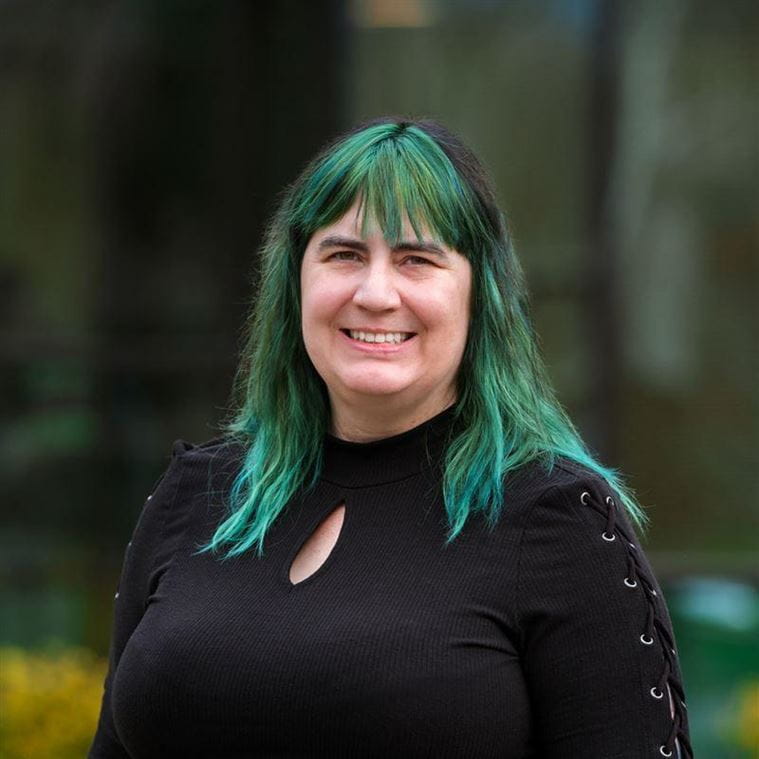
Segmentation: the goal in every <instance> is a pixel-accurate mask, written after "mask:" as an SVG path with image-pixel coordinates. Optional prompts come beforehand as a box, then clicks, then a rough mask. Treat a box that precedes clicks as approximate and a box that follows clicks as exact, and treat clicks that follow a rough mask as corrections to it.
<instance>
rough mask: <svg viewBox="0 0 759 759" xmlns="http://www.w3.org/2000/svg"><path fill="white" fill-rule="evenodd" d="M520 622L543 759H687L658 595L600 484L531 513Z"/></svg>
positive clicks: (667, 626) (559, 492) (571, 491)
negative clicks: (665, 758) (599, 758)
mask: <svg viewBox="0 0 759 759" xmlns="http://www.w3.org/2000/svg"><path fill="white" fill-rule="evenodd" d="M517 593H518V615H519V623H520V636H521V646H522V654H523V667H524V673H525V678H526V681H527V686H528V690H529V693H530V701H531V705H532V708H533V714H534V728H535V735H536V740H537V742H538V746H539V749H540V750H539V754H540V756H541V757H544V758H545V759H565V757H569V756H571V757H575V758H576V759H597V758H598V757H604V759H655V758H657V757H659V758H660V757H673V759H692V756H693V754H692V749H691V746H690V741H689V736H688V721H687V708H686V705H685V694H684V691H683V686H682V676H681V672H680V668H679V664H678V656H677V648H676V645H675V639H674V634H673V632H672V625H671V621H670V617H669V612H668V610H667V607H666V603H665V599H664V596H663V594H662V592H661V588H660V587H659V585H658V583H657V581H656V578H655V576H654V574H653V571H652V570H651V567H650V565H649V562H648V560H647V558H646V556H645V554H644V552H643V550H642V548H641V546H640V544H639V542H638V540H637V539H636V536H635V533H634V531H633V529H632V527H631V525H630V522H629V521H628V518H627V515H626V512H624V511H623V508H622V507H621V506H620V505H619V504H618V502H617V499H616V496H615V495H614V494H613V492H612V491H611V489H610V488H609V487H608V485H607V484H606V482H605V481H604V480H602V479H601V478H600V477H595V476H593V475H588V477H579V476H577V477H575V478H574V480H573V482H572V483H570V484H563V485H561V486H557V487H553V488H551V489H550V490H549V491H547V492H546V493H545V494H544V495H543V496H542V497H540V498H539V499H538V501H537V502H536V503H535V504H534V506H533V507H532V510H531V512H530V515H529V517H528V521H527V524H526V526H525V530H524V533H523V535H522V544H521V549H520V567H519V579H518V588H517Z"/></svg>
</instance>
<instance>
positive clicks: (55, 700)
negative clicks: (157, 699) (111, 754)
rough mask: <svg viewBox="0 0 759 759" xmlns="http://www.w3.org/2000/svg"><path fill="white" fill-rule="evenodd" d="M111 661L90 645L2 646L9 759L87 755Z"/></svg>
mask: <svg viewBox="0 0 759 759" xmlns="http://www.w3.org/2000/svg"><path fill="white" fill-rule="evenodd" d="M106 667H107V663H106V661H105V660H104V659H101V658H98V657H96V656H95V654H93V653H92V652H91V651H89V650H87V649H84V648H61V649H51V650H46V651H27V650H24V649H21V648H15V647H6V648H0V702H2V704H3V708H2V710H1V711H0V745H2V747H3V757H4V759H43V758H44V759H48V758H49V757H56V758H57V759H69V758H70V759H74V758H75V757H76V758H77V759H81V757H82V756H84V755H85V754H86V753H87V750H88V748H89V746H90V743H91V742H92V737H93V735H94V733H95V727H96V724H97V718H98V713H99V711H100V702H101V699H102V694H103V680H104V678H105V672H106Z"/></svg>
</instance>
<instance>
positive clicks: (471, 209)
mask: <svg viewBox="0 0 759 759" xmlns="http://www.w3.org/2000/svg"><path fill="white" fill-rule="evenodd" d="M356 199H358V200H359V203H360V208H359V217H360V220H361V234H362V236H366V234H367V232H368V229H369V225H370V223H371V222H372V221H373V222H375V223H376V224H377V226H378V228H379V229H380V230H381V231H382V234H383V236H384V238H385V240H386V241H387V242H388V244H389V245H397V244H398V243H399V242H400V241H401V239H402V238H403V229H404V221H405V219H406V218H408V221H409V224H410V225H411V228H412V229H413V231H414V234H415V235H416V237H417V240H418V241H421V240H422V239H423V237H424V231H425V228H426V229H427V230H429V232H430V233H432V234H434V235H435V236H436V237H437V239H438V241H440V242H442V243H444V244H445V245H447V246H449V247H451V248H453V249H454V250H457V251H458V252H459V253H461V254H462V255H465V256H467V257H468V258H471V257H472V255H473V254H474V253H475V252H476V250H477V243H476V242H475V241H477V240H480V241H481V240H482V239H483V235H484V234H486V227H487V224H486V223H485V220H484V218H483V214H482V212H481V209H479V208H478V206H479V204H478V202H477V199H476V198H475V196H474V194H473V193H472V191H471V189H470V188H469V187H468V186H467V185H466V183H465V182H463V181H462V179H461V177H460V176H459V175H458V173H457V172H456V169H455V167H454V166H453V164H452V163H451V161H450V160H449V158H448V156H446V154H445V153H444V152H443V150H442V149H441V148H440V146H439V145H438V144H437V142H435V140H434V139H432V138H431V137H430V136H429V135H428V134H427V133H426V132H424V131H423V130H422V129H419V128H418V127H416V126H411V125H404V124H380V125H376V126H373V127H370V128H368V129H365V130H363V131H360V132H358V133H356V134H352V135H349V136H348V137H347V138H345V139H343V140H342V141H340V142H337V143H335V144H333V145H332V146H330V147H329V148H328V149H327V150H326V151H325V152H324V153H323V154H322V155H321V156H320V157H319V158H318V159H317V160H316V161H315V162H314V163H313V164H312V167H311V169H310V170H307V172H306V175H305V176H304V178H303V182H302V184H301V185H300V186H299V187H298V188H297V190H296V194H295V197H294V198H293V215H292V217H291V220H292V224H293V226H294V228H295V231H296V233H297V238H298V239H299V240H300V242H301V244H300V246H299V247H300V248H301V250H300V251H299V253H300V255H302V254H303V251H304V250H305V245H306V244H307V242H308V240H309V239H310V238H311V236H312V235H313V234H314V233H315V232H316V231H317V230H319V229H321V228H322V227H325V226H327V225H328V224H332V223H333V222H335V221H336V220H337V219H339V218H340V217H341V216H342V215H343V214H345V213H346V212H347V211H348V209H349V208H350V207H351V206H352V205H353V203H354V202H355V201H356Z"/></svg>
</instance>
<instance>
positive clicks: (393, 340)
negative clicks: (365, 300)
mask: <svg viewBox="0 0 759 759" xmlns="http://www.w3.org/2000/svg"><path fill="white" fill-rule="evenodd" d="M340 331H341V332H342V333H343V334H344V335H346V336H347V337H349V338H350V339H351V340H355V341H356V342H357V343H367V344H370V345H372V344H379V345H382V344H384V345H400V344H402V343H405V342H407V341H408V340H411V338H413V337H415V336H416V332H390V331H376V330H375V331H368V330H361V329H345V328H343V329H341V330H340Z"/></svg>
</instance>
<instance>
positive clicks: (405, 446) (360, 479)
mask: <svg viewBox="0 0 759 759" xmlns="http://www.w3.org/2000/svg"><path fill="white" fill-rule="evenodd" d="M455 409H456V407H455V404H454V405H453V406H449V407H448V408H447V409H445V410H444V411H441V412H440V413H439V414H437V415H435V416H433V417H431V418H430V419H428V420H427V421H426V422H422V423H421V424H419V425H417V426H416V427H413V428H412V429H410V430H406V432H401V433H399V434H398V435H392V436H391V437H386V438H382V439H380V440H372V441H371V442H369V443H354V442H351V441H348V440H341V439H340V438H337V437H335V436H334V435H331V434H327V435H326V436H325V438H324V467H323V469H322V479H324V480H327V481H329V482H332V483H335V484H337V485H343V486H345V487H354V488H358V487H364V486H368V485H380V484H383V483H388V482H395V481H397V480H402V479H404V478H406V477H410V476H411V475H414V474H417V473H419V472H421V471H423V470H424V469H429V468H431V467H434V466H436V465H438V466H439V465H440V464H441V463H442V456H443V455H444V453H445V446H446V443H447V442H448V438H449V433H450V432H451V429H452V426H453V420H454V416H455Z"/></svg>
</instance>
